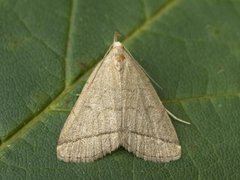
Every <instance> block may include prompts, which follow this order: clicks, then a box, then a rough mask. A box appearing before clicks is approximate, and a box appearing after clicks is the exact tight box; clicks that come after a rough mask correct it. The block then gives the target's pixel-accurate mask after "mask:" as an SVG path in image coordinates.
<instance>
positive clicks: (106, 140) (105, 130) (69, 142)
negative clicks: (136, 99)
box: [57, 57, 120, 162]
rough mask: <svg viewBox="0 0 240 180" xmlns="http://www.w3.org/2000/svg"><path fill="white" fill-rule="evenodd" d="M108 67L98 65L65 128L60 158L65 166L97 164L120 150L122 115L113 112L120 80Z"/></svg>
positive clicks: (102, 62) (59, 149)
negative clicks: (97, 160)
mask: <svg viewBox="0 0 240 180" xmlns="http://www.w3.org/2000/svg"><path fill="white" fill-rule="evenodd" d="M106 58H107V57H106ZM108 63H109V61H108V60H105V59H103V60H102V61H101V62H100V63H99V64H98V65H97V67H96V68H95V70H94V71H93V73H92V74H91V76H90V77H89V79H88V81H87V83H86V85H85V86H84V88H83V90H82V92H81V94H80V96H79V98H78V100H77V102H76V104H75V105H74V107H73V109H72V111H71V113H70V115H69V116H68V118H67V120H66V122H65V124H64V127H63V129H62V131H61V134H60V137H59V141H58V145H57V157H58V158H59V159H61V160H63V161H65V162H89V161H94V160H96V159H98V158H101V157H102V156H104V155H105V154H107V153H110V152H111V151H113V150H115V149H116V148H118V146H119V138H118V129H119V126H120V121H117V120H118V119H119V116H120V112H119V111H115V110H114V109H113V108H112V107H114V103H115V100H116V99H115V97H114V96H118V95H117V94H116V93H117V92H116V93H115V95H114V94H113V92H114V90H115V89H114V88H112V87H113V86H114V84H115V81H117V79H116V78H117V77H116V75H115V74H111V72H112V71H111V66H109V65H108ZM115 88H119V87H115Z"/></svg>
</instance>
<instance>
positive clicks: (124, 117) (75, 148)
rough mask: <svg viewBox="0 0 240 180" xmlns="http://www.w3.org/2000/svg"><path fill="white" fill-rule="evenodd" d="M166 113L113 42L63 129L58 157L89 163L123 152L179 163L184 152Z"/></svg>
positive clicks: (124, 52) (126, 54)
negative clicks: (116, 151)
mask: <svg viewBox="0 0 240 180" xmlns="http://www.w3.org/2000/svg"><path fill="white" fill-rule="evenodd" d="M168 113H170V112H168V111H167V110H166V109H165V107H164V106H163V104H162V102H161V100H160V99H159V97H158V95H157V93H156V91H155V90H154V88H153V86H152V84H151V82H150V80H149V78H148V76H147V74H146V73H145V71H144V70H143V68H142V67H141V66H140V65H139V64H138V62H137V61H136V60H135V59H134V58H133V56H132V55H131V54H130V53H129V51H128V50H127V49H126V48H125V47H124V45H123V44H122V43H120V42H119V41H117V38H116V36H114V42H113V44H112V45H111V46H110V48H109V50H108V51H107V53H106V54H105V56H104V57H103V59H102V60H101V61H100V62H99V63H98V65H97V66H96V68H95V69H94V71H93V72H92V74H91V75H90V77H89V79H88V81H87V83H86V84H85V86H84V88H83V90H82V92H81V94H80V96H79V98H78V100H77V102H76V104H75V105H74V107H73V109H72V111H71V113H70V114H69V116H68V118H67V120H66V122H65V124H64V127H63V129H62V131H61V134H60V137H59V140H58V144H57V157H58V159H60V160H63V161H65V162H91V161H94V160H96V159H99V158H101V157H103V156H104V155H106V154H108V153H111V152H112V151H114V150H115V149H117V148H118V147H119V146H122V147H124V148H125V149H127V150H128V151H129V152H133V153H134V154H135V155H136V156H137V157H139V158H142V159H144V160H150V161H158V162H168V161H173V160H177V159H179V158H180V157H181V146H180V144H179V140H178V137H177V134H176V131H175V129H174V126H173V124H172V122H171V120H170V118H169V116H168ZM170 115H172V114H171V113H170ZM172 116H173V115H172ZM173 117H175V116H173ZM175 118H176V117H175Z"/></svg>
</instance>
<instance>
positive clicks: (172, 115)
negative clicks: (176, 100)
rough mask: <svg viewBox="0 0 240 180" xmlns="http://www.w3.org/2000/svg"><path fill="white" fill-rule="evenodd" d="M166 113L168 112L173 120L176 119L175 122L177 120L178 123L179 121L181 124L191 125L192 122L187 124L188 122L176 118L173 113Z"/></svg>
mask: <svg viewBox="0 0 240 180" xmlns="http://www.w3.org/2000/svg"><path fill="white" fill-rule="evenodd" d="M165 109H166V108H165ZM166 111H167V113H168V114H169V115H170V116H171V117H172V118H173V119H175V120H177V121H179V122H181V123H184V124H191V123H190V122H187V121H184V120H182V119H180V118H178V117H177V116H175V115H174V114H173V113H171V112H170V111H169V110H167V109H166Z"/></svg>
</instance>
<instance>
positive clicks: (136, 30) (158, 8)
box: [0, 0, 240, 179]
mask: <svg viewBox="0 0 240 180" xmlns="http://www.w3.org/2000/svg"><path fill="white" fill-rule="evenodd" d="M239 18H240V1H238V0H201V1H196V0H195V1H194V0H141V1H137V0H132V1H127V0H119V1H111V0H106V1H97V0H87V1H84V0H71V1H69V0H51V1H47V0H42V1H37V0H21V1H17V0H0V102H1V103H0V179H239V178H240V171H239V159H240V153H239V148H240V141H239V139H240V123H239V119H240V101H239V96H240V75H239V72H240V71H239V70H240V50H239V49H240V41H239V39H240V33H239V29H240V21H239ZM115 31H119V32H120V33H121V34H122V42H123V44H124V45H125V46H126V47H127V48H128V49H129V51H130V52H131V53H132V54H133V56H134V57H135V58H136V59H137V60H138V61H139V63H140V64H141V65H142V66H143V68H144V69H145V70H146V72H148V74H149V75H150V76H151V77H152V78H153V79H154V80H155V81H157V82H158V83H159V84H160V85H161V87H163V89H162V90H161V89H157V91H158V93H159V96H160V98H161V99H162V101H163V103H164V105H165V106H166V107H167V108H168V109H169V110H170V111H171V112H172V113H174V114H175V115H176V116H178V117H180V118H182V119H184V120H186V121H190V122H191V125H185V124H181V123H179V122H176V121H173V123H174V126H175V127H176V130H177V133H178V137H179V139H180V143H181V145H182V151H183V154H182V157H181V159H180V160H178V161H174V162H170V163H154V162H149V161H143V160H141V159H138V158H136V157H135V156H134V155H133V154H131V153H128V152H127V151H126V150H124V149H122V148H120V149H119V150H117V151H115V152H113V153H112V154H110V155H107V156H106V157H104V158H103V159H100V160H98V161H96V162H93V163H87V164H84V163H79V164H71V163H64V162H62V161H59V160H57V158H56V144H57V141H58V136H59V133H60V131H61V128H62V127H63V124H64V122H65V120H66V118H67V116H68V114H69V112H70V110H71V108H72V106H73V105H74V103H75V101H76V99H77V96H76V94H78V93H80V92H81V89H82V87H83V85H84V84H85V82H86V80H87V78H88V76H89V74H90V73H91V71H92V69H93V67H94V66H95V65H96V63H97V62H99V61H100V60H101V58H102V57H103V55H104V53H105V52H106V51H107V49H108V47H109V46H110V44H111V43H112V37H113V33H114V32H115Z"/></svg>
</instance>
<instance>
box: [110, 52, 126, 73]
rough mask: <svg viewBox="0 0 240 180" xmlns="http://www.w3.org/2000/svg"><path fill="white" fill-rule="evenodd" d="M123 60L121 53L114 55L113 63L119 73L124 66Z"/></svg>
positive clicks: (123, 56)
mask: <svg viewBox="0 0 240 180" xmlns="http://www.w3.org/2000/svg"><path fill="white" fill-rule="evenodd" d="M125 58H126V57H125V55H124V53H123V51H121V50H118V51H116V52H115V53H114V55H113V61H114V66H115V69H117V70H118V71H121V70H122V69H123V66H124V64H125Z"/></svg>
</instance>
